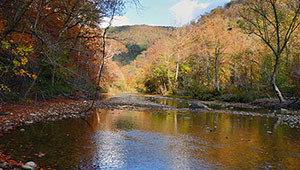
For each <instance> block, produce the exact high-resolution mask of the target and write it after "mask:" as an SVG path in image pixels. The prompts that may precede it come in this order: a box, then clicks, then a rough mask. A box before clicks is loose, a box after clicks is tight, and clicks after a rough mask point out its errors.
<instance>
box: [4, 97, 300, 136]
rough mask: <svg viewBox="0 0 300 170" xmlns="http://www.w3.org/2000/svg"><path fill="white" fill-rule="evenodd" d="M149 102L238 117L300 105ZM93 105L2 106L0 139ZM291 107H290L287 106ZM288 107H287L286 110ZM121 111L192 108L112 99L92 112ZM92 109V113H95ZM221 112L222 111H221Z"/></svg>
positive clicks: (291, 110)
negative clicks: (168, 103) (175, 104)
mask: <svg viewBox="0 0 300 170" xmlns="http://www.w3.org/2000/svg"><path fill="white" fill-rule="evenodd" d="M145 97H147V98H156V99H169V100H179V101H180V102H186V103H188V104H192V103H196V104H197V103H201V104H205V105H207V106H209V107H210V108H212V111H214V112H224V111H227V112H228V113H237V111H243V112H241V114H244V112H245V111H249V112H251V111H253V112H255V110H263V111H267V112H269V113H284V114H299V112H300V109H299V108H298V107H299V106H300V101H296V102H294V103H293V101H292V100H290V101H287V102H286V103H283V104H280V103H279V101H277V100H275V99H262V100H257V101H255V102H253V103H250V104H246V103H229V102H219V101H199V100H193V99H191V100H189V99H178V98H170V97H161V96H153V95H147V96H145ZM91 103H92V101H88V100H69V99H53V100H50V101H40V102H36V103H26V102H19V103H13V104H4V103H1V104H0V135H2V133H7V132H9V131H10V130H13V129H15V128H16V127H20V126H24V125H29V124H32V123H35V122H43V121H54V120H63V119H69V118H79V117H82V116H86V115H87V114H89V112H85V111H86V110H88V108H90V106H91ZM289 104H290V106H289V107H288V105H289ZM284 106H286V107H284ZM94 108H98V109H105V110H109V109H119V110H136V109H168V110H181V111H185V110H191V108H188V107H187V108H177V107H172V106H169V105H166V104H159V103H156V102H152V101H148V100H142V99H139V98H138V97H133V96H127V97H120V96H115V97H109V98H106V99H103V100H98V101H96V102H95V104H94V106H93V109H94ZM93 109H91V110H93ZM192 110H193V111H206V110H205V109H204V110H203V109H195V108H193V109H192ZM218 110H220V111H218Z"/></svg>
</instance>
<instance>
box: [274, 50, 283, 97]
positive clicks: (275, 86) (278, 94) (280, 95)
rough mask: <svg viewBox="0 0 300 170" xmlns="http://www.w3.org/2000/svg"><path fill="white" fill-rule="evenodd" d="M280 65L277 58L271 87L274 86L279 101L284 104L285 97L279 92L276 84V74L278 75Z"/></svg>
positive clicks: (277, 57)
mask: <svg viewBox="0 0 300 170" xmlns="http://www.w3.org/2000/svg"><path fill="white" fill-rule="evenodd" d="M278 65H279V56H276V62H275V65H274V71H273V74H272V79H271V85H272V87H273V89H274V91H275V92H276V95H277V97H278V99H279V100H280V102H281V103H282V102H285V100H284V98H283V95H282V93H281V91H280V90H279V88H278V86H277V84H276V73H277V68H278Z"/></svg>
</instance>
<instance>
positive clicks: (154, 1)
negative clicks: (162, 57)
mask: <svg viewBox="0 0 300 170" xmlns="http://www.w3.org/2000/svg"><path fill="white" fill-rule="evenodd" d="M140 2H141V5H142V8H138V9H137V8H135V7H134V6H133V5H127V7H126V9H125V11H124V15H123V16H115V20H114V21H113V23H112V25H113V26H122V25H143V24H145V25H155V26H183V25H186V24H188V23H190V22H191V21H192V20H195V19H197V18H198V17H199V16H201V15H202V14H204V13H205V12H209V11H210V10H212V9H214V8H216V7H218V6H223V5H224V4H226V3H227V2H230V0H140Z"/></svg>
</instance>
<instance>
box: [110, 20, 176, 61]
mask: <svg viewBox="0 0 300 170" xmlns="http://www.w3.org/2000/svg"><path fill="white" fill-rule="evenodd" d="M173 30H174V28H173V27H161V26H148V25H135V26H121V27H112V28H111V29H110V31H109V36H110V37H114V38H116V39H117V40H118V41H120V42H121V43H123V44H124V45H125V46H126V48H127V49H128V52H123V53H121V54H119V55H116V56H114V57H113V60H114V61H116V62H117V63H118V64H119V65H121V66H124V65H127V64H129V63H130V62H131V61H133V60H135V59H136V57H137V56H138V55H140V54H141V53H142V52H143V51H145V50H147V49H148V48H149V47H150V46H152V45H153V43H154V42H155V41H157V40H161V39H163V38H164V37H166V36H169V35H170V34H171V32H172V31H173Z"/></svg>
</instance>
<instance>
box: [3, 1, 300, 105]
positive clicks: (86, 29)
mask: <svg viewBox="0 0 300 170" xmlns="http://www.w3.org/2000/svg"><path fill="white" fill-rule="evenodd" d="M131 3H132V2H131ZM297 3H298V2H297V1H287V2H285V1H282V2H281V1H263V2H261V1H258V0H254V1H249V2H248V1H243V0H234V1H231V2H230V3H228V4H226V5H225V6H224V7H218V8H216V9H214V10H212V11H211V12H209V13H206V14H204V15H202V16H199V19H198V20H197V21H193V22H192V23H190V24H188V25H185V26H183V27H155V26H146V25H144V26H123V27H111V28H110V29H108V30H104V29H103V28H101V27H99V24H100V23H101V22H103V21H104V18H105V17H113V16H114V15H121V14H122V9H123V8H124V4H125V2H121V1H110V0H107V1H101V2H98V1H75V0H74V1H73V0H70V1H66V2H61V1H37V0H32V1H21V0H20V1H18V2H17V3H14V2H12V1H9V0H7V1H2V2H1V4H0V7H1V13H0V33H1V51H0V52H1V56H0V57H1V62H0V64H1V65H0V70H1V80H0V81H1V82H0V87H1V88H0V89H1V90H0V96H1V97H0V99H1V101H2V102H3V101H16V100H25V101H26V100H41V99H50V98H53V97H59V96H60V97H78V96H81V97H83V96H84V97H91V95H92V93H93V92H94V91H95V90H96V89H99V90H100V89H101V91H102V92H109V91H119V92H120V91H121V92H122V91H123V92H124V91H137V92H141V93H151V94H161V95H172V96H190V97H193V98H198V99H202V100H224V101H236V102H251V101H253V100H255V99H258V98H273V97H276V98H278V99H279V100H280V101H282V102H283V101H284V100H285V98H297V97H299V94H300V92H299V84H300V73H299V64H300V60H299V43H298V39H299V38H298V36H299V35H300V32H299V29H298V27H299V23H300V22H299V7H298V6H297V5H298V4H297ZM104 32H105V34H107V37H103V33H104ZM104 41H106V42H105V43H104ZM103 44H105V47H104V46H103ZM103 50H104V51H105V52H104V53H103ZM104 55H105V56H104ZM103 56H104V57H103ZM103 58H104V59H103ZM102 64H103V74H102V69H101V65H102ZM100 70H101V76H100V77H98V73H99V72H100ZM98 78H100V79H99V80H97V79H98ZM99 82H100V83H99Z"/></svg>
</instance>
